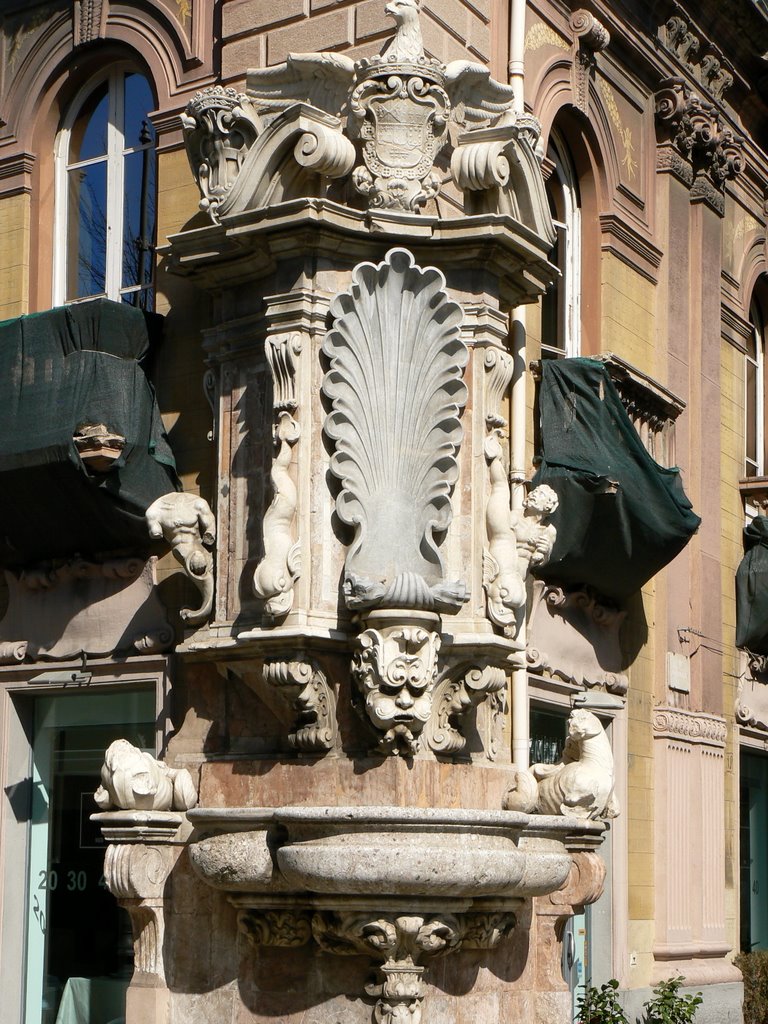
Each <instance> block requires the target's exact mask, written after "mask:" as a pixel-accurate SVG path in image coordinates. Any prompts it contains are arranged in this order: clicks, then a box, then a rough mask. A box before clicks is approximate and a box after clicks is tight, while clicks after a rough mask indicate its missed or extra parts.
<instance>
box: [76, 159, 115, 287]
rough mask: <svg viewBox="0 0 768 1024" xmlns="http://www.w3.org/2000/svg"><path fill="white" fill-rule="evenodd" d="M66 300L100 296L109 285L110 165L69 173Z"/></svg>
mask: <svg viewBox="0 0 768 1024" xmlns="http://www.w3.org/2000/svg"><path fill="white" fill-rule="evenodd" d="M68 177H69V180H68V182H67V184H68V189H69V202H68V206H67V213H68V216H67V299H68V300H71V299H82V298H84V297H85V296H87V295H101V294H102V293H103V292H104V289H105V284H106V277H105V274H106V259H107V213H106V211H107V165H106V163H98V164H90V165H89V166H88V167H79V168H77V169H75V170H72V171H69V172H68Z"/></svg>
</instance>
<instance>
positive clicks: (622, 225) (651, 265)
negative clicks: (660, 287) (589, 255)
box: [600, 213, 663, 284]
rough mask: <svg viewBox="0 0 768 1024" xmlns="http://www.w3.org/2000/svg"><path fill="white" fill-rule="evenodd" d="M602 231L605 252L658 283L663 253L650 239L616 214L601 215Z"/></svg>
mask: <svg viewBox="0 0 768 1024" xmlns="http://www.w3.org/2000/svg"><path fill="white" fill-rule="evenodd" d="M600 231H601V234H602V249H603V252H611V253H613V255H614V256H617V257H618V258H619V259H620V260H622V261H623V262H624V263H627V264H629V266H631V267H632V268H633V269H634V270H637V271H638V273H640V274H642V275H643V277H645V278H647V279H648V280H649V281H652V282H653V283H654V284H655V283H656V282H657V280H658V270H659V266H660V265H661V259H662V255H663V253H662V252H661V250H660V249H657V248H656V246H655V245H654V244H653V243H652V242H651V241H650V240H649V239H647V238H645V237H644V236H643V235H641V234H640V233H639V232H638V231H636V230H635V229H634V228H632V227H631V226H630V225H629V224H628V223H627V222H626V220H624V218H622V217H619V216H617V215H616V214H615V213H603V214H601V215H600Z"/></svg>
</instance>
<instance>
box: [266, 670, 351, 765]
mask: <svg viewBox="0 0 768 1024" xmlns="http://www.w3.org/2000/svg"><path fill="white" fill-rule="evenodd" d="M264 681H265V682H266V683H267V684H268V685H269V686H272V687H274V688H275V689H276V690H277V691H278V692H279V693H280V694H281V696H282V697H283V699H284V700H285V702H286V703H287V704H289V705H290V706H291V707H292V709H293V711H294V712H295V713H296V721H295V723H294V726H293V729H292V730H291V731H290V732H289V734H288V741H289V743H290V744H291V746H292V747H295V748H296V750H301V751H305V752H308V753H310V752H322V753H324V752H325V751H328V750H332V749H333V747H334V746H335V744H336V739H337V733H338V730H337V726H336V696H335V694H334V692H333V690H332V689H331V687H330V686H329V685H328V682H327V680H326V678H325V674H324V673H323V672H322V671H321V670H320V668H319V667H318V666H317V665H316V664H315V663H314V662H311V661H267V662H265V663H264Z"/></svg>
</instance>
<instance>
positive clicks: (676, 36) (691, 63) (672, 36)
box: [658, 4, 734, 100]
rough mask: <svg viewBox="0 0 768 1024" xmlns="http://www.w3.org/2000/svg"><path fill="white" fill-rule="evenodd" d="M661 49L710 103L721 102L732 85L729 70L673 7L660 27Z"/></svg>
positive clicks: (704, 38) (714, 47) (685, 18)
mask: <svg viewBox="0 0 768 1024" xmlns="http://www.w3.org/2000/svg"><path fill="white" fill-rule="evenodd" d="M658 37H659V41H660V43H661V45H662V46H663V47H664V49H665V50H666V51H667V53H668V54H670V55H671V56H672V57H674V58H675V60H676V61H677V62H678V63H679V64H681V65H682V67H683V68H684V69H685V70H686V71H687V72H688V73H689V74H690V75H692V76H693V77H694V78H695V79H696V81H697V82H698V83H699V85H701V86H702V88H704V89H705V90H706V91H707V92H708V93H709V94H710V95H711V96H712V97H714V99H716V100H722V98H723V96H724V95H725V93H726V92H727V91H728V89H730V88H731V86H732V85H733V81H734V70H733V66H732V65H731V64H730V63H729V62H728V61H727V60H726V59H725V57H724V56H723V54H722V53H721V52H720V50H719V49H718V48H717V47H716V46H715V45H714V44H713V43H712V42H710V40H709V39H707V38H706V36H704V34H703V33H702V32H701V30H700V29H699V28H698V27H697V25H696V24H695V23H694V22H693V21H691V19H690V17H689V16H688V14H687V13H686V12H685V11H684V10H683V9H682V8H681V7H680V6H679V5H678V4H675V7H674V11H673V13H672V14H671V15H670V17H669V18H667V20H666V21H665V22H664V24H663V25H661V26H660V28H659V32H658Z"/></svg>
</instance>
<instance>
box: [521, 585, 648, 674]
mask: <svg viewBox="0 0 768 1024" xmlns="http://www.w3.org/2000/svg"><path fill="white" fill-rule="evenodd" d="M626 615H627V613H626V611H625V610H624V609H622V608H619V607H617V606H616V605H615V604H614V603H613V602H609V601H608V599H607V598H604V597H601V596H600V595H599V594H597V593H596V592H595V591H594V590H593V589H592V588H591V587H584V588H582V589H579V590H565V589H564V588H563V587H558V586H554V585H551V584H549V585H547V584H543V583H541V582H536V583H535V584H534V597H533V606H532V609H531V615H530V621H529V628H528V645H527V648H526V660H527V662H528V668H529V670H530V671H532V672H537V673H542V674H545V675H548V676H551V677H553V678H558V679H563V680H565V681H566V682H569V683H575V684H576V685H577V686H587V687H593V686H604V687H605V688H606V689H607V690H609V691H610V692H612V693H619V694H623V693H626V692H627V688H628V685H629V681H628V679H627V676H626V675H625V673H624V672H622V671H621V668H622V666H623V659H622V654H621V644H620V630H621V625H622V623H623V622H624V620H625V618H626Z"/></svg>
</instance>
